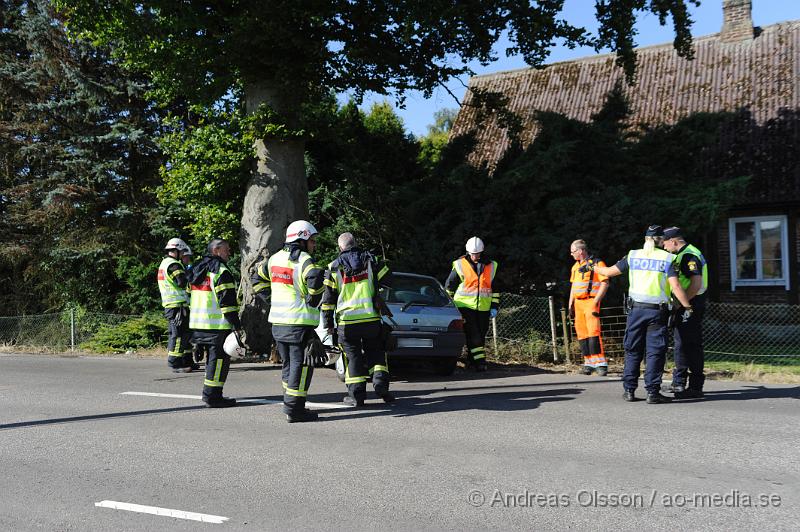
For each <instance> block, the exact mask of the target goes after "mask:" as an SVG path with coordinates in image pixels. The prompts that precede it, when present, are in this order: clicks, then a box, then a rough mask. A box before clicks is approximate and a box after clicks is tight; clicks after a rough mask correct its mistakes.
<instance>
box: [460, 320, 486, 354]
mask: <svg viewBox="0 0 800 532" xmlns="http://www.w3.org/2000/svg"><path fill="white" fill-rule="evenodd" d="M458 310H459V311H460V312H461V317H462V318H464V336H465V339H466V341H467V351H468V360H469V361H470V362H473V363H477V362H486V347H485V345H486V332H487V331H488V330H489V311H488V310H473V309H470V308H465V307H458Z"/></svg>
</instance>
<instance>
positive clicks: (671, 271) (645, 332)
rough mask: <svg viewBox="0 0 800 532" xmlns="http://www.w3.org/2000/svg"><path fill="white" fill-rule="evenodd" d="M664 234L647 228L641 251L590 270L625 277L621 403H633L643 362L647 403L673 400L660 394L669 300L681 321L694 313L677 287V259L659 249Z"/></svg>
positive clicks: (665, 350)
mask: <svg viewBox="0 0 800 532" xmlns="http://www.w3.org/2000/svg"><path fill="white" fill-rule="evenodd" d="M663 236H664V231H663V230H662V228H661V226H659V225H651V226H650V227H648V228H647V232H646V233H645V241H644V246H643V247H642V249H634V250H631V251H629V252H628V254H627V255H626V256H624V257H623V258H622V259H620V260H619V262H617V263H616V264H615V265H614V266H610V267H603V266H598V265H590V266H589V268H590V269H591V270H594V271H596V272H597V273H599V274H600V275H606V276H608V277H615V276H617V275H622V274H623V273H626V272H627V274H628V283H629V287H628V296H629V298H630V304H629V305H628V306H629V307H630V311H629V312H628V321H627V323H626V326H625V338H624V340H623V343H624V346H625V369H624V371H623V374H622V386H623V388H624V390H625V391H624V393H623V394H622V398H623V399H624V400H625V401H635V400H636V397H635V396H634V392H635V391H636V388H637V387H638V385H639V372H640V369H639V367H640V365H641V363H642V359H645V357H646V362H645V374H644V387H645V389H646V390H647V403H648V404H660V403H668V402H670V401H671V400H672V399H671V398H669V397H665V396H663V395H661V375H662V373H663V372H664V364H665V363H666V360H667V319H668V318H669V313H670V295H671V294H672V295H674V296H675V298H676V299H677V300H678V302H679V303H680V304H681V305H682V306H683V308H684V316H689V315H691V313H692V306H691V304H690V303H689V300H688V299H687V297H686V292H685V291H684V290H683V288H681V285H680V283H679V282H678V274H677V272H676V271H675V268H674V266H673V262H674V260H675V256H674V255H673V254H671V253H667V252H666V251H664V250H663V249H659V248H658V247H657V246H659V245H661V242H662V239H663Z"/></svg>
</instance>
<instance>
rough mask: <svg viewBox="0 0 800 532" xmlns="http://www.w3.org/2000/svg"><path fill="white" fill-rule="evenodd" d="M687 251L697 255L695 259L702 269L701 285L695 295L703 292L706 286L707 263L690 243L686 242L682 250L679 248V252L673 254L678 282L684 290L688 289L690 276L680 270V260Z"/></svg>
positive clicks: (690, 281)
mask: <svg viewBox="0 0 800 532" xmlns="http://www.w3.org/2000/svg"><path fill="white" fill-rule="evenodd" d="M687 253H688V254H690V255H694V256H695V257H697V260H699V261H700V267H701V269H702V274H703V286H701V287H700V290H699V291H698V292H697V295H698V296H699V295H700V294H705V293H706V289H707V288H708V263H707V262H706V258H705V257H704V256H703V254H702V253H701V252H700V250H699V249H697V248H696V247H694V246H693V245H691V244H686V246H684V248H683V250H681V252H680V253H678V254H677V255H676V256H675V268H677V269H678V282H679V283H681V287H683V289H684V290H688V289H689V285H690V284H691V283H692V278H691V277H687V276H686V275H684V274H683V272H682V271H681V270H680V267H681V262H682V261H683V256H684V255H686V254H687Z"/></svg>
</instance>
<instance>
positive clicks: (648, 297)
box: [628, 248, 675, 305]
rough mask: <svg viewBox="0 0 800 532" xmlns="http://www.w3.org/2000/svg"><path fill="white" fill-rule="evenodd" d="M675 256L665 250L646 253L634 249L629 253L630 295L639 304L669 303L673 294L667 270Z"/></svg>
mask: <svg viewBox="0 0 800 532" xmlns="http://www.w3.org/2000/svg"><path fill="white" fill-rule="evenodd" d="M674 260H675V255H673V254H672V253H667V252H666V251H664V250H663V249H658V248H656V249H654V250H653V251H651V252H649V253H648V252H646V251H645V250H643V249H634V250H632V251H629V252H628V282H629V285H630V286H629V288H628V295H629V296H630V297H631V299H633V300H634V301H636V302H637V303H652V304H656V305H658V304H661V303H669V296H670V294H671V293H672V289H671V288H670V285H669V282H668V281H667V268H668V266H669V265H670V264H672V263H673V262H674Z"/></svg>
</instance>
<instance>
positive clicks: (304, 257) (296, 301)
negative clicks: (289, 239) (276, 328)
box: [267, 249, 324, 327]
mask: <svg viewBox="0 0 800 532" xmlns="http://www.w3.org/2000/svg"><path fill="white" fill-rule="evenodd" d="M289 255H290V252H289V251H287V250H286V249H282V250H281V251H279V252H278V253H276V254H275V255H272V256H271V257H270V258H269V262H268V265H267V269H268V270H269V276H270V288H271V289H272V296H271V301H270V308H269V318H268V320H269V322H270V323H273V324H278V325H313V326H314V327H316V326H317V325H319V309H317V308H315V307H312V306H311V305H309V304H308V303H306V296H308V295H316V294H312V293H311V291H310V290H309V288H308V286H307V284H306V277H307V275H308V273H309V272H310V271H311V270H312V269H316V268H318V267H317V266H316V265H315V264H314V260H313V259H312V258H311V255H309V254H308V253H306V252H305V251H301V252H300V255H299V256H298V258H297V262H293V261H291V260H290V259H289ZM323 290H324V289H323V288H319V289H318V290H316V292H318V293H320V294H321V293H322V291H323Z"/></svg>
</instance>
